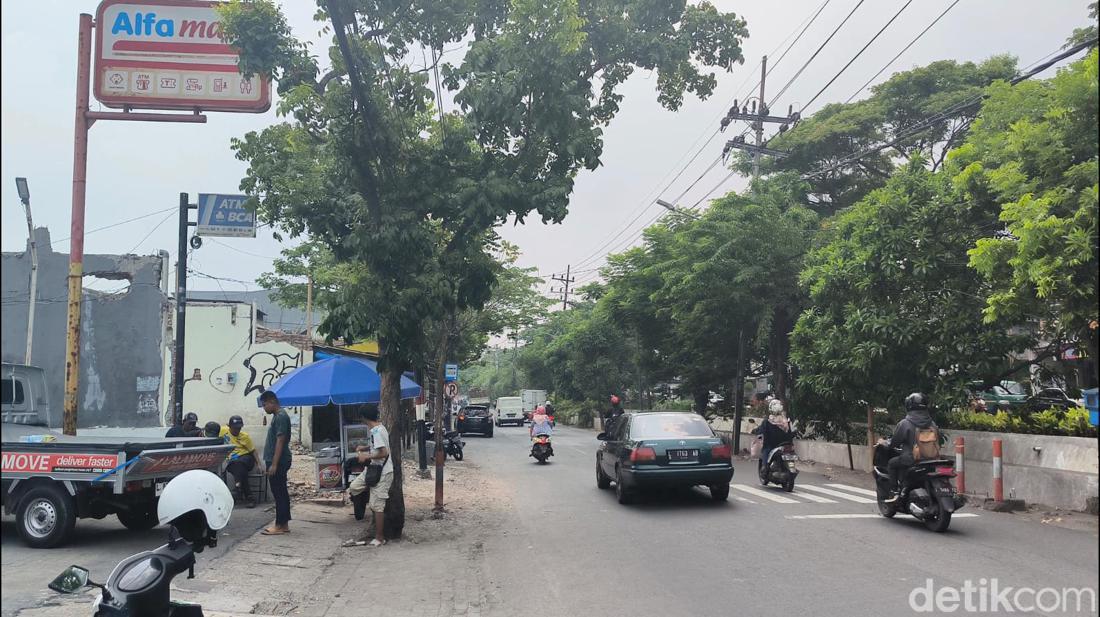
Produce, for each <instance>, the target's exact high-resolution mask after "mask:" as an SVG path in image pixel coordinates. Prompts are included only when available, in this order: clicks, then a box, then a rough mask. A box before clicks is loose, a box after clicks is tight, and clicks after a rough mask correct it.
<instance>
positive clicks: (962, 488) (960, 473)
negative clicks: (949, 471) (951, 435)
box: [955, 437, 966, 495]
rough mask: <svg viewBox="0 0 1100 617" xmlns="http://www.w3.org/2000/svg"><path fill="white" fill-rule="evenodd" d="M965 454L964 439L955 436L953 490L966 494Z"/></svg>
mask: <svg viewBox="0 0 1100 617" xmlns="http://www.w3.org/2000/svg"><path fill="white" fill-rule="evenodd" d="M965 454H966V440H965V439H963V438H962V437H956V438H955V490H956V491H958V492H959V493H960V494H964V495H965V494H966V468H965V467H964V460H965Z"/></svg>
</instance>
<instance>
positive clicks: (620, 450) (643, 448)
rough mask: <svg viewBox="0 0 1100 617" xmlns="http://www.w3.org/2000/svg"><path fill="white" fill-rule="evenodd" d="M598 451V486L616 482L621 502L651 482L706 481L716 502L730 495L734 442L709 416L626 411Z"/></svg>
mask: <svg viewBox="0 0 1100 617" xmlns="http://www.w3.org/2000/svg"><path fill="white" fill-rule="evenodd" d="M596 438H597V439H599V440H600V441H602V442H603V443H602V444H600V448H599V449H598V450H597V451H596V485H597V486H598V487H600V488H601V489H605V488H610V487H611V485H612V483H614V485H615V495H616V497H618V499H619V503H622V504H626V503H630V502H631V501H633V499H634V495H635V494H636V493H637V492H638V491H639V490H642V489H645V488H650V487H654V488H656V487H665V488H667V487H690V486H706V487H707V488H709V489H710V495H711V497H712V498H714V500H715V501H725V500H726V499H728V498H729V493H730V480H732V479H733V462H732V459H731V456H730V454H731V449H730V446H728V445H726V444H724V443H722V440H721V439H719V438H718V436H717V435H715V434H714V431H713V430H712V429H711V428H710V425H709V424H707V421H706V420H704V419H703V418H702V416H699V415H698V414H695V413H691V412H663V411H662V412H637V413H626V414H623V415H622V416H621V417H620V418H619V420H618V421H616V423H615V424H614V426H612V427H611V430H610V433H600V434H599V435H597V436H596Z"/></svg>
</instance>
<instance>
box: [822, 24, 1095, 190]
mask: <svg viewBox="0 0 1100 617" xmlns="http://www.w3.org/2000/svg"><path fill="white" fill-rule="evenodd" d="M1096 43H1097V38H1096V37H1094V38H1092V39H1091V40H1088V41H1085V42H1083V43H1079V44H1077V45H1074V46H1073V47H1071V48H1069V49H1066V50H1065V51H1062V52H1061V53H1059V54H1056V55H1055V56H1053V57H1052V58H1050V59H1049V60H1047V61H1046V62H1043V63H1042V64H1039V65H1038V66H1036V67H1035V68H1033V69H1031V70H1029V71H1027V72H1025V73H1022V74H1020V75H1017V76H1016V77H1013V78H1012V80H1011V81H1009V84H1011V85H1016V84H1018V83H1020V82H1022V81H1025V80H1027V79H1030V78H1032V77H1034V76H1035V75H1038V74H1039V73H1041V72H1043V71H1045V70H1047V69H1049V68H1050V67H1052V66H1054V65H1055V64H1057V63H1058V62H1060V61H1062V60H1064V59H1066V58H1068V57H1070V56H1072V55H1074V54H1076V53H1078V52H1080V51H1082V50H1085V49H1089V48H1090V47H1092V46H1094V45H1096ZM987 96H988V95H987V94H986V93H985V92H982V93H980V94H976V95H974V96H972V97H970V98H968V99H966V100H964V101H962V102H960V103H958V104H955V105H952V106H951V107H949V108H947V109H945V110H943V111H941V112H939V113H937V114H934V115H932V116H929V117H928V118H925V119H924V120H921V121H920V122H916V123H914V124H911V125H909V126H908V127H906V128H904V129H902V130H900V131H898V132H897V133H896V134H895V135H894V137H893V138H892V139H890V140H888V141H885V142H882V143H880V144H877V145H874V146H870V147H867V148H864V149H863V150H860V151H859V152H856V153H854V154H852V155H850V156H847V157H844V158H843V159H841V160H839V161H837V162H836V163H833V164H832V165H829V166H828V167H825V168H822V169H819V170H817V171H813V172H808V173H805V174H802V176H801V178H802V179H803V180H808V179H810V178H815V177H817V176H821V175H824V174H826V173H829V172H832V171H836V170H837V169H840V168H841V167H844V166H845V165H848V164H850V163H854V162H856V161H858V160H860V159H862V158H864V157H866V156H869V155H871V154H875V153H877V152H881V151H882V150H885V149H886V148H889V147H891V146H893V145H896V144H897V143H899V142H902V141H904V140H906V139H908V138H909V137H912V136H913V135H915V134H917V133H920V132H921V131H924V130H925V129H927V128H929V127H931V126H933V125H935V124H936V123H937V122H942V121H944V120H946V119H948V118H951V117H954V116H956V115H958V114H960V113H962V112H964V111H966V110H968V109H970V108H972V107H974V106H976V105H979V104H981V102H982V100H984V99H985V98H986V97H987Z"/></svg>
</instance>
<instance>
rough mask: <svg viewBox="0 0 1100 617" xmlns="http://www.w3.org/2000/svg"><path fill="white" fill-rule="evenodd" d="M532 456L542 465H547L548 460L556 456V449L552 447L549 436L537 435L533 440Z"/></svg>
mask: <svg viewBox="0 0 1100 617" xmlns="http://www.w3.org/2000/svg"><path fill="white" fill-rule="evenodd" d="M531 440H532V441H533V442H534V443H532V444H531V454H530V455H529V456H533V457H535V460H536V461H538V462H539V464H540V465H545V464H546V460H547V459H549V458H550V457H551V456H554V448H553V446H551V445H550V436H549V435H535V436H534V437H532V438H531Z"/></svg>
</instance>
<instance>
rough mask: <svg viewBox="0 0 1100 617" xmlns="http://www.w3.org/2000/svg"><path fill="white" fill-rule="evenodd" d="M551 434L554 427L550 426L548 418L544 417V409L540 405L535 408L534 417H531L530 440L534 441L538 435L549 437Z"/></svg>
mask: <svg viewBox="0 0 1100 617" xmlns="http://www.w3.org/2000/svg"><path fill="white" fill-rule="evenodd" d="M553 434H554V427H553V425H551V424H550V416H548V415H546V408H545V407H543V406H541V405H540V406H538V407H536V408H535V413H534V415H532V416H531V438H532V439H534V438H535V437H538V436H539V435H546V436H547V437H549V436H551V435H553Z"/></svg>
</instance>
